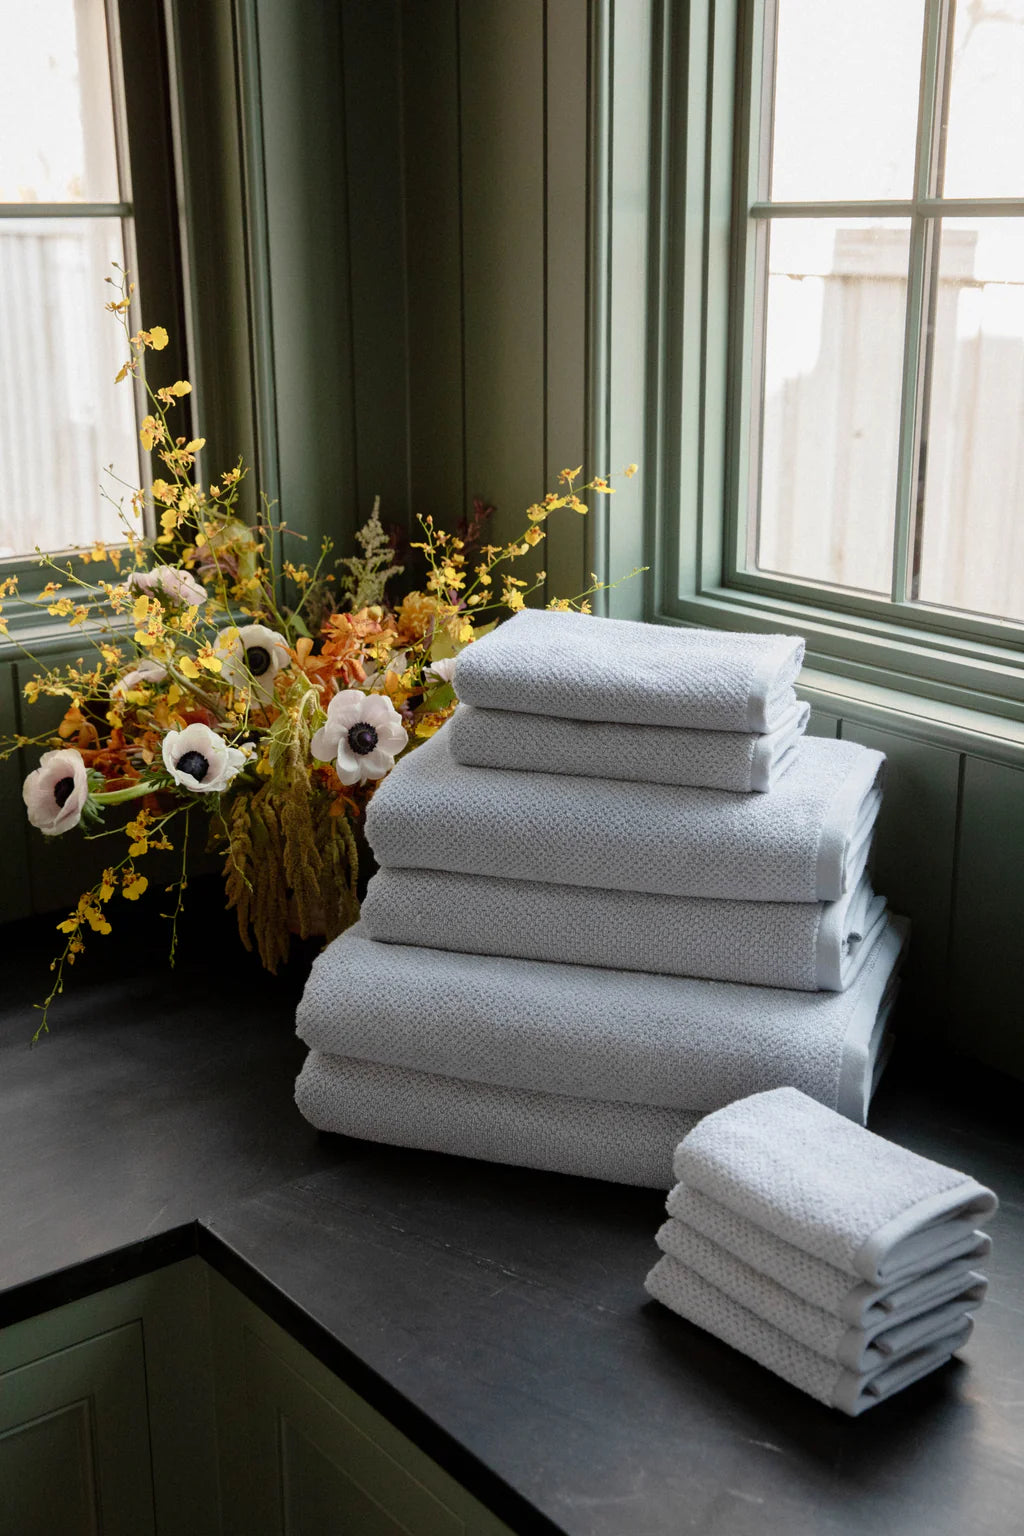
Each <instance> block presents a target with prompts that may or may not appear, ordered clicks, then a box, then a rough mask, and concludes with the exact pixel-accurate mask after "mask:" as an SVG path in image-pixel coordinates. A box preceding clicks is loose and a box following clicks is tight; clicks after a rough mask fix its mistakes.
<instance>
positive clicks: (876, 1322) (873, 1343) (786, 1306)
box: [656, 1219, 987, 1373]
mask: <svg viewBox="0 0 1024 1536" xmlns="http://www.w3.org/2000/svg"><path fill="white" fill-rule="evenodd" d="M656 1241H657V1244H658V1247H659V1248H660V1249H661V1250H662V1252H663V1253H670V1254H671V1255H672V1257H673V1258H675V1259H678V1260H679V1262H680V1263H681V1264H685V1265H686V1267H687V1268H688V1269H693V1270H696V1272H697V1273H698V1274H699V1275H700V1276H701V1277H702V1279H704V1280H707V1281H708V1282H709V1283H710V1284H711V1285H713V1286H715V1287H716V1289H717V1290H720V1291H724V1292H725V1294H726V1295H727V1296H731V1297H732V1299H733V1301H738V1302H739V1303H740V1304H741V1305H742V1306H744V1307H746V1308H747V1309H748V1310H749V1311H751V1312H754V1313H756V1314H757V1316H758V1317H761V1318H764V1320H765V1322H767V1323H772V1324H773V1325H774V1327H776V1328H780V1329H781V1330H782V1332H783V1333H788V1334H789V1336H790V1338H793V1339H797V1340H798V1341H799V1342H800V1343H801V1344H806V1345H807V1346H808V1348H810V1349H813V1350H816V1351H817V1353H818V1354H819V1355H826V1356H827V1357H828V1358H829V1359H830V1360H837V1361H838V1362H839V1364H840V1365H844V1366H846V1368H847V1370H850V1371H856V1372H858V1373H863V1372H864V1371H867V1370H870V1369H871V1368H872V1366H874V1365H877V1364H879V1363H880V1362H881V1361H882V1359H883V1358H884V1357H886V1356H891V1355H897V1354H899V1355H902V1354H906V1353H907V1352H908V1351H909V1350H911V1349H918V1348H920V1346H921V1345H922V1344H925V1343H930V1342H931V1340H932V1339H934V1338H936V1337H942V1336H943V1335H944V1334H946V1333H948V1332H949V1330H950V1324H951V1323H955V1322H956V1321H957V1319H958V1318H959V1317H960V1315H961V1314H962V1313H964V1312H967V1311H972V1312H973V1311H974V1310H975V1309H976V1308H977V1307H978V1306H980V1305H981V1302H982V1300H983V1299H984V1296H985V1291H986V1288H987V1285H986V1281H985V1277H984V1276H983V1275H980V1274H978V1273H977V1272H976V1271H973V1270H970V1269H967V1270H965V1269H963V1267H962V1266H956V1265H954V1266H946V1272H945V1274H944V1278H943V1281H942V1283H941V1284H939V1285H938V1286H934V1285H933V1287H932V1294H931V1295H926V1296H925V1297H924V1298H923V1299H922V1297H921V1296H918V1297H916V1299H915V1300H913V1301H911V1302H904V1303H903V1304H902V1305H901V1306H899V1307H897V1308H895V1309H894V1310H893V1311H892V1312H884V1311H881V1310H880V1311H879V1314H877V1315H874V1316H873V1317H872V1319H871V1321H870V1322H868V1323H866V1324H864V1325H861V1326H859V1327H858V1326H854V1325H851V1324H849V1323H847V1322H845V1321H844V1320H843V1319H842V1318H838V1317H835V1316H834V1315H833V1314H832V1313H830V1312H823V1311H822V1309H821V1308H820V1307H815V1306H812V1305H811V1304H810V1303H809V1302H807V1301H804V1300H802V1298H801V1297H799V1296H796V1295H794V1293H793V1292H792V1291H791V1290H789V1289H788V1287H786V1286H785V1285H780V1284H779V1283H778V1281H776V1280H772V1279H769V1277H768V1276H767V1275H763V1274H761V1273H759V1272H758V1270H756V1269H752V1268H751V1267H750V1265H749V1264H744V1263H743V1262H742V1261H741V1260H740V1259H737V1258H734V1257H733V1255H732V1254H731V1253H729V1252H728V1250H727V1249H725V1248H720V1247H719V1246H718V1244H717V1243H713V1242H712V1241H711V1240H710V1239H709V1238H706V1237H703V1236H702V1235H701V1234H700V1233H699V1232H695V1231H694V1230H693V1228H692V1227H688V1226H687V1225H686V1224H685V1222H682V1221H677V1220H675V1219H673V1220H671V1221H666V1222H665V1223H664V1225H663V1226H662V1227H661V1229H660V1231H659V1232H658V1234H657V1238H656Z"/></svg>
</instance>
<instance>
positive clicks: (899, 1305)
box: [665, 1184, 992, 1328]
mask: <svg viewBox="0 0 1024 1536" xmlns="http://www.w3.org/2000/svg"><path fill="white" fill-rule="evenodd" d="M665 1208H666V1210H667V1211H668V1213H669V1215H670V1216H673V1217H675V1218H676V1222H677V1223H679V1224H682V1223H685V1224H686V1225H687V1226H688V1227H690V1228H691V1229H692V1230H693V1231H695V1232H699V1233H701V1234H702V1235H703V1236H704V1237H706V1238H709V1239H710V1240H711V1241H712V1242H714V1243H715V1244H716V1245H717V1246H718V1247H719V1248H723V1249H725V1250H726V1251H727V1252H729V1253H731V1254H733V1255H734V1256H735V1257H736V1258H737V1259H742V1260H743V1262H744V1263H745V1264H748V1265H750V1266H752V1267H753V1268H754V1269H756V1270H759V1271H760V1273H761V1274H763V1275H767V1276H768V1277H769V1278H770V1279H772V1280H777V1281H778V1282H779V1284H780V1285H784V1286H785V1287H786V1289H787V1290H789V1291H792V1293H793V1294H794V1295H795V1296H800V1297H801V1298H802V1299H803V1300H804V1301H807V1302H810V1303H811V1305H812V1306H814V1307H818V1308H820V1309H821V1310H822V1311H823V1312H828V1313H830V1314H831V1315H832V1316H833V1317H838V1318H841V1319H842V1321H843V1322H844V1323H845V1324H846V1325H847V1326H848V1327H851V1328H870V1327H873V1326H874V1324H875V1323H879V1324H881V1323H884V1321H885V1320H886V1319H887V1318H889V1319H892V1318H893V1317H895V1316H897V1315H898V1314H900V1313H904V1314H905V1313H906V1311H907V1309H908V1308H910V1307H916V1306H917V1305H918V1304H919V1303H926V1304H935V1303H937V1302H938V1301H939V1300H941V1299H944V1297H945V1292H946V1289H947V1287H948V1286H950V1285H958V1284H960V1283H961V1281H962V1280H963V1279H964V1278H965V1277H966V1276H967V1275H968V1274H969V1273H970V1271H971V1270H975V1269H977V1267H978V1265H979V1264H980V1263H981V1261H982V1260H983V1259H984V1258H985V1257H986V1255H987V1254H988V1253H989V1251H990V1249H991V1247H992V1244H991V1241H990V1239H989V1238H988V1237H987V1236H986V1235H985V1233H984V1232H979V1231H977V1229H976V1228H975V1226H974V1223H973V1222H972V1221H969V1220H964V1221H950V1222H947V1223H946V1225H945V1227H944V1231H945V1233H946V1237H947V1243H946V1245H945V1247H943V1248H942V1249H941V1250H940V1251H939V1252H937V1253H936V1254H935V1255H934V1256H933V1257H934V1260H935V1268H933V1269H928V1270H924V1271H923V1272H922V1271H921V1270H920V1268H919V1267H918V1266H916V1265H915V1266H912V1267H911V1269H910V1270H909V1271H907V1272H905V1273H903V1274H894V1275H892V1276H891V1277H890V1278H889V1280H888V1281H887V1282H886V1283H885V1284H884V1285H872V1284H871V1283H870V1281H868V1280H858V1279H856V1277H854V1276H852V1275H850V1274H848V1273H847V1272H846V1271H845V1270H842V1269H836V1268H835V1266H834V1265H832V1264H826V1263H825V1262H824V1260H823V1259H815V1258H812V1257H811V1255H810V1254H809V1253H805V1252H804V1251H803V1249H802V1248H796V1247H794V1246H793V1244H792V1243H786V1242H783V1240H782V1238H780V1237H776V1236H775V1234H774V1233H772V1232H769V1231H768V1230H767V1229H766V1228H765V1227H759V1226H757V1225H756V1223H755V1222H752V1221H748V1220H747V1218H746V1217H745V1216H739V1215H737V1213H736V1212H735V1211H731V1210H729V1208H728V1206H725V1205H719V1203H718V1201H717V1200H710V1199H709V1198H708V1196H707V1195H702V1194H701V1193H700V1192H699V1191H698V1190H696V1189H689V1188H688V1187H687V1185H685V1184H677V1185H676V1186H675V1188H674V1189H673V1190H672V1192H671V1193H670V1195H669V1197H668V1200H667V1201H666V1202H665ZM677 1257H682V1255H681V1254H680V1255H677Z"/></svg>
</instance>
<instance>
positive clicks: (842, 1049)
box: [297, 920, 905, 1120]
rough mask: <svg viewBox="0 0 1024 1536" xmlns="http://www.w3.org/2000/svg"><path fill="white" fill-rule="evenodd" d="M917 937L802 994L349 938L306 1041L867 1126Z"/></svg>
mask: <svg viewBox="0 0 1024 1536" xmlns="http://www.w3.org/2000/svg"><path fill="white" fill-rule="evenodd" d="M904 938H905V926H904V925H903V924H901V923H900V922H899V921H898V920H893V921H892V922H891V923H890V925H889V926H888V928H887V930H886V932H885V933H884V934H883V935H882V937H881V939H880V940H879V941H878V943H877V944H876V946H875V949H874V950H873V952H872V954H871V956H870V958H869V959H868V962H867V964H866V965H865V966H864V969H863V970H862V971H861V974H860V976H859V977H858V978H857V981H856V982H855V983H854V985H853V986H852V987H851V988H850V989H849V990H848V991H847V992H838V993H837V992H817V993H812V992H794V991H789V990H785V989H783V988H775V987H757V988H753V987H746V986H741V985H739V984H735V983H730V982H717V981H696V980H691V979H685V978H679V977H674V976H651V975H645V974H643V973H637V972H634V971H629V972H626V971H610V970H599V969H597V968H595V967H591V966H582V965H578V966H577V965H573V966H569V965H551V964H547V963H545V962H543V961H538V960H518V959H500V958H495V957H494V956H490V955H463V954H458V953H456V952H449V951H446V950H439V949H417V948H414V947H412V946H411V945H405V944H380V943H377V942H375V941H374V940H372V939H367V938H364V937H363V934H362V924H361V923H360V924H357V925H356V927H354V928H351V929H349V930H348V932H347V933H343V934H342V935H341V936H340V937H339V938H337V939H335V940H334V942H333V943H332V944H330V945H328V947H327V949H325V950H324V952H323V954H321V955H320V956H318V958H317V960H316V961H315V962H314V965H313V969H312V972H311V973H310V977H309V980H308V982H307V983H306V990H305V992H304V994H303V997H302V1001H301V1003H300V1005H299V1009H298V1016H297V1028H298V1032H299V1034H300V1035H301V1036H302V1038H303V1039H304V1040H305V1041H306V1043H307V1044H308V1045H311V1046H313V1047H315V1048H316V1049H317V1050H321V1051H327V1052H331V1053H335V1054H337V1055H342V1056H353V1057H357V1058H359V1059H360V1060H365V1061H372V1062H379V1063H384V1064H387V1065H389V1066H393V1067H402V1068H405V1069H407V1070H411V1071H415V1072H431V1073H436V1074H440V1075H441V1076H444V1077H456V1078H464V1079H468V1080H469V1081H471V1082H476V1083H490V1084H496V1085H500V1086H502V1087H506V1088H517V1089H524V1090H537V1091H541V1092H544V1093H553V1094H565V1095H568V1096H570V1097H579V1098H585V1099H600V1100H612V1101H615V1102H629V1103H633V1104H647V1105H655V1106H659V1107H662V1108H665V1109H682V1110H687V1111H692V1112H694V1113H700V1112H703V1111H706V1110H709V1109H712V1108H714V1107H715V1106H717V1105H722V1104H728V1103H729V1102H730V1101H731V1100H732V1099H735V1098H739V1097H742V1096H743V1095H744V1094H747V1093H752V1092H754V1091H755V1090H756V1089H758V1088H764V1087H771V1086H775V1085H776V1084H779V1083H798V1084H799V1085H800V1086H801V1087H802V1088H804V1089H806V1090H807V1092H809V1093H813V1094H815V1095H817V1096H819V1097H820V1098H821V1099H822V1100H823V1101H824V1102H825V1103H828V1104H830V1105H835V1106H836V1107H837V1108H838V1109H840V1110H841V1111H842V1113H843V1114H847V1115H851V1116H853V1117H855V1118H856V1119H858V1120H863V1118H864V1116H865V1114H866V1112H867V1105H868V1101H869V1099H870V1095H871V1091H872V1087H873V1083H874V1077H875V1065H876V1062H877V1059H878V1054H879V1048H880V1042H881V1038H882V1034H883V1030H884V1024H885V1020H886V1017H887V1014H888V1011H889V1008H890V1006H891V1001H892V996H893V992H894V988H895V983H894V971H895V968H896V964H897V961H898V960H899V957H900V953H901V949H902V946H903V942H904Z"/></svg>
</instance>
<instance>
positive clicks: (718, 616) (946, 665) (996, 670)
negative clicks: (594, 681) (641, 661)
mask: <svg viewBox="0 0 1024 1536" xmlns="http://www.w3.org/2000/svg"><path fill="white" fill-rule="evenodd" d="M655 619H656V621H658V622H662V623H668V624H680V623H681V624H701V625H707V626H710V627H712V628H716V629H745V630H755V631H761V632H763V633H769V632H773V631H774V632H777V631H779V630H784V631H786V632H787V633H792V634H798V635H802V636H803V637H804V639H805V641H806V644H807V666H808V668H809V669H810V670H811V671H812V672H813V673H814V674H816V675H818V676H819V677H820V678H821V679H822V680H823V682H822V686H823V687H824V689H825V691H832V692H834V693H835V694H836V695H837V697H841V698H843V699H844V700H847V701H855V700H858V699H859V700H861V701H862V704H863V705H864V707H868V705H867V701H870V707H871V708H872V709H881V710H886V711H888V712H889V713H890V714H891V715H896V714H898V715H901V716H905V717H906V718H907V720H908V721H910V720H913V721H916V722H918V724H919V726H920V727H921V728H923V727H924V724H925V723H926V722H928V723H930V724H931V725H932V726H934V728H935V729H936V730H938V731H950V732H953V733H954V734H956V735H958V736H961V737H963V736H978V737H980V738H981V739H983V740H992V741H1006V742H1008V743H1012V744H1013V750H1014V751H1019V750H1020V744H1021V743H1022V742H1024V654H1022V653H1021V651H1019V650H1013V649H1010V648H1009V647H1006V648H1004V647H997V646H985V645H981V644H979V643H977V642H973V641H970V642H968V641H962V640H958V639H955V638H950V637H939V636H934V635H932V634H930V633H929V632H927V631H923V630H911V629H909V628H900V627H899V626H897V625H894V624H886V623H882V622H880V621H871V620H865V619H856V620H855V619H853V618H851V617H849V616H847V615H843V614H837V613H832V612H830V611H829V610H828V609H824V608H812V607H807V606H804V605H798V604H795V603H792V602H788V601H785V600H782V599H779V598H772V597H767V596H764V595H762V594H751V593H749V592H742V591H739V590H734V589H730V588H725V587H705V588H704V590H703V591H702V592H700V593H698V594H695V595H691V596H687V597H685V598H682V599H681V600H680V601H679V603H678V604H677V605H676V607H675V610H674V611H673V612H662V613H658V614H656V615H655ZM823 707H828V706H823Z"/></svg>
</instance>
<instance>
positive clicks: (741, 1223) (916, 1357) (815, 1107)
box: [647, 1088, 996, 1415]
mask: <svg viewBox="0 0 1024 1536" xmlns="http://www.w3.org/2000/svg"><path fill="white" fill-rule="evenodd" d="M674 1166H675V1173H676V1177H677V1178H678V1179H679V1181H680V1182H679V1183H678V1184H677V1185H676V1187H675V1188H674V1189H673V1190H672V1193H671V1194H670V1195H669V1198H668V1205H667V1208H668V1212H669V1218H670V1219H669V1220H668V1221H667V1222H666V1223H665V1224H664V1226H663V1227H662V1228H661V1230H660V1231H659V1233H658V1235H657V1242H658V1246H659V1247H660V1248H661V1249H662V1251H663V1254H664V1257H663V1258H661V1259H659V1261H658V1263H657V1264H656V1265H655V1267H654V1268H653V1270H652V1271H651V1273H650V1274H649V1275H648V1277H647V1289H648V1291H649V1292H650V1294H651V1295H652V1296H654V1297H656V1298H657V1299H658V1300H659V1301H662V1302H664V1303H665V1305H666V1306H668V1307H671V1308H672V1310H673V1311H675V1312H678V1313H679V1314H680V1315H681V1316H682V1317H685V1318H687V1319H689V1321H690V1322H693V1323H697V1324H698V1325H699V1326H700V1327H701V1328H706V1329H707V1330H708V1332H709V1333H713V1334H715V1335H716V1337H718V1338H720V1339H723V1340H724V1341H725V1342H726V1343H727V1344H731V1345H732V1346H733V1347H734V1348H735V1349H739V1350H742V1351H743V1353H744V1354H747V1355H749V1356H750V1357H751V1358H752V1359H754V1360H757V1361H758V1362H759V1363H760V1364H761V1365H764V1366H767V1367H768V1369H769V1370H770V1371H774V1372H775V1374H776V1375H777V1376H781V1377H783V1379H784V1380H785V1381H788V1382H790V1383H791V1384H792V1385H793V1386H795V1387H799V1388H800V1389H801V1390H802V1391H804V1392H807V1393H809V1394H810V1395H811V1397H815V1398H817V1399H818V1400H819V1402H823V1403H827V1404H828V1405H829V1407H832V1408H839V1409H841V1410H842V1412H843V1413H848V1414H851V1415H856V1414H859V1413H863V1412H864V1410H865V1409H866V1408H871V1407H872V1406H873V1405H874V1404H875V1403H880V1402H882V1401H883V1400H884V1399H885V1398H887V1397H891V1396H892V1394H893V1393H894V1392H898V1391H899V1390H900V1389H901V1388H902V1387H906V1386H909V1385H910V1383H911V1382H913V1381H917V1380H919V1379H920V1377H922V1376H926V1375H927V1374H928V1373H929V1372H930V1371H933V1370H935V1369H936V1367H937V1366H940V1365H942V1364H944V1362H945V1361H946V1360H948V1359H949V1357H950V1356H951V1355H952V1354H953V1352H954V1350H957V1349H959V1348H960V1347H961V1345H963V1344H965V1343H966V1342H967V1339H968V1337H969V1335H970V1332H971V1327H972V1314H973V1313H974V1312H975V1311H977V1309H978V1307H979V1306H980V1305H981V1302H982V1300H983V1298H984V1295H985V1289H986V1280H985V1277H984V1275H981V1274H979V1273H978V1272H977V1270H976V1268H975V1265H976V1264H977V1263H978V1261H979V1260H980V1259H982V1258H984V1256H985V1255H986V1254H987V1253H988V1251H989V1247H990V1244H989V1240H988V1238H987V1237H986V1236H985V1234H984V1233H983V1232H979V1231H978V1230H977V1223H978V1222H979V1221H980V1220H983V1219H984V1218H985V1217H986V1216H988V1215H990V1214H991V1213H992V1212H993V1211H994V1210H995V1208H996V1198H995V1196H994V1195H993V1193H992V1191H991V1190H989V1189H985V1188H984V1187H983V1186H982V1185H980V1184H979V1183H977V1182H976V1180H974V1179H972V1178H968V1177H967V1176H966V1175H965V1174H962V1173H958V1172H956V1170H955V1169H952V1168H944V1167H942V1166H941V1165H940V1164H939V1163H933V1162H931V1161H930V1160H929V1159H928V1158H926V1157H919V1156H918V1155H917V1153H915V1152H908V1151H907V1150H906V1149H905V1148H903V1147H899V1146H896V1145H895V1144H894V1143H893V1142H889V1141H884V1140H883V1139H882V1138H881V1137H880V1136H874V1135H872V1134H871V1132H870V1131H866V1130H862V1129H861V1128H860V1127H859V1126H856V1125H853V1124H851V1122H850V1121H849V1120H845V1119H843V1117H842V1116H841V1115H837V1114H835V1113H834V1112H833V1111H832V1110H830V1109H826V1108H824V1107H823V1106H822V1105H821V1104H817V1103H815V1102H814V1100H813V1099H809V1098H808V1097H807V1096H806V1094H803V1093H799V1092H797V1091H796V1090H795V1089H792V1088H776V1089H774V1090H773V1091H771V1092H768V1093H759V1094H756V1095H755V1096H754V1097H753V1098H748V1099H744V1100H742V1101H741V1102H739V1103H736V1104H731V1105H730V1106H729V1107H728V1108H726V1109H721V1110H719V1111H718V1112H717V1113H715V1114H711V1115H708V1117H707V1118H706V1119H705V1120H702V1121H701V1123H700V1125H699V1126H697V1128H696V1130H694V1131H692V1132H691V1133H690V1134H689V1135H688V1136H687V1137H686V1139H685V1140H684V1141H683V1142H682V1143H681V1144H680V1145H679V1146H678V1147H677V1148H676V1153H675V1164H674Z"/></svg>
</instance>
